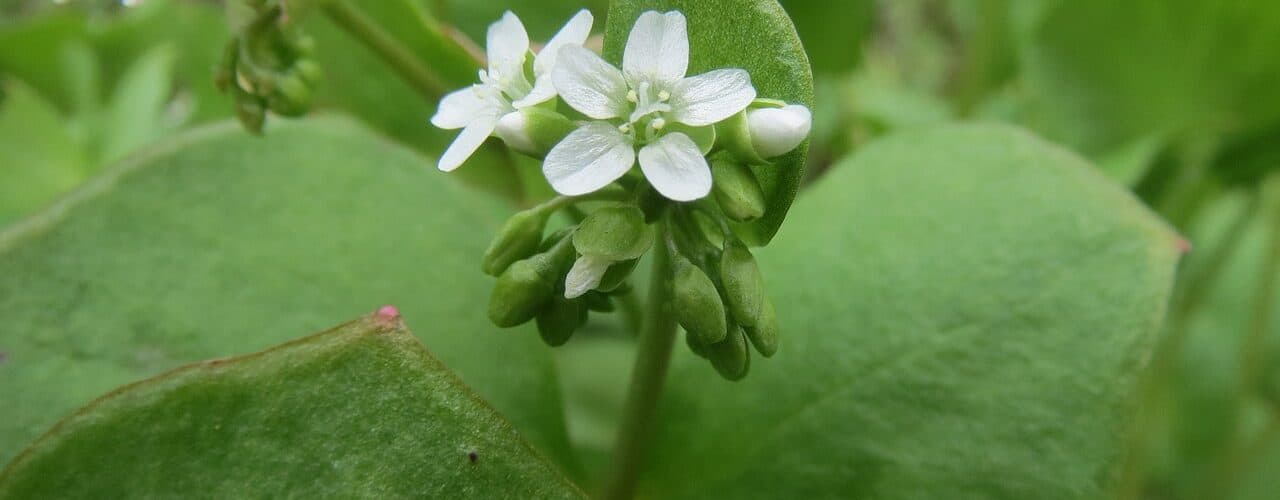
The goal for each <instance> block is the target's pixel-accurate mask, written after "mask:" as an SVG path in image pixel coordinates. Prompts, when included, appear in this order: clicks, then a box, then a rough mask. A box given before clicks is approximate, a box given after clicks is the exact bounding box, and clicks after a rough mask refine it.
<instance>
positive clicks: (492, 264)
mask: <svg viewBox="0 0 1280 500" xmlns="http://www.w3.org/2000/svg"><path fill="white" fill-rule="evenodd" d="M547 215H548V214H546V213H544V212H542V211H539V210H525V211H523V212H517V213H516V214H515V215H513V216H511V218H510V219H507V222H506V223H505V224H503V225H502V229H501V230H499V231H498V236H497V237H496V238H494V239H493V242H491V243H489V249H488V250H485V252H484V257H483V258H482V259H481V261H480V270H482V271H484V273H485V274H488V275H489V276H498V275H500V274H502V272H503V271H506V270H507V268H508V267H510V266H511V264H512V263H514V262H515V261H517V260H520V259H524V258H526V257H528V256H530V255H533V254H534V253H535V252H537V251H538V245H539V244H540V243H542V231H543V230H544V229H546V227H547V218H548V217H547Z"/></svg>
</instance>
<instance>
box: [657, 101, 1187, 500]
mask: <svg viewBox="0 0 1280 500" xmlns="http://www.w3.org/2000/svg"><path fill="white" fill-rule="evenodd" d="M794 216H795V219H796V220H795V221H794V222H793V223H790V224H788V226H787V227H788V229H786V230H784V231H783V233H782V234H781V235H780V236H781V237H780V238H779V239H778V240H777V241H776V242H775V243H774V245H772V246H770V247H769V248H766V249H764V250H761V251H760V252H759V259H760V263H761V267H762V268H763V269H764V271H765V272H766V273H768V275H769V276H772V277H774V278H775V279H773V280H771V281H769V282H768V287H769V288H768V290H769V292H770V294H771V295H772V298H773V300H774V303H775V304H776V305H777V313H778V318H779V321H780V322H781V325H782V328H781V346H780V349H779V351H778V354H777V355H775V356H774V357H773V358H771V359H769V360H768V362H763V363H758V364H754V366H752V371H751V375H750V376H749V377H747V379H746V380H745V381H744V382H743V383H742V384H739V385H733V384H730V383H727V382H725V381H723V380H720V379H719V378H718V377H717V376H716V375H715V373H714V372H713V371H712V370H710V369H709V368H708V367H707V366H706V363H705V362H700V361H701V360H698V359H696V358H694V356H693V355H692V354H689V353H687V352H683V351H682V352H683V354H682V355H680V356H679V357H678V359H677V360H676V363H675V367H674V369H673V373H672V375H671V378H670V381H669V386H668V387H669V391H668V392H667V395H666V398H665V399H664V400H663V402H662V403H661V405H660V410H659V418H660V421H661V422H663V425H661V426H658V427H657V436H655V440H654V444H653V452H652V453H651V456H650V460H649V461H648V465H647V468H646V473H645V474H644V475H642V476H641V477H642V478H643V479H642V482H643V484H642V485H641V491H642V494H643V495H644V496H645V497H649V498H707V497H720V498H743V499H746V498H846V497H847V498H878V499H918V498H948V499H969V498H972V499H1001V498H1008V499H1026V498H1038V499H1092V498H1099V497H1102V496H1103V495H1104V494H1105V493H1106V492H1107V491H1108V490H1109V489H1110V488H1111V487H1112V486H1113V482H1114V480H1115V475H1116V474H1115V473H1116V467H1117V465H1118V464H1119V462H1120V461H1121V459H1122V458H1123V454H1124V451H1125V450H1124V446H1123V440H1122V436H1123V435H1124V433H1125V431H1126V430H1127V424H1128V421H1129V412H1128V410H1129V409H1130V407H1131V405H1132V397H1133V392H1134V389H1135V386H1136V383H1135V382H1136V378H1137V375H1138V373H1139V370H1140V369H1141V368H1142V366H1143V364H1144V362H1145V360H1146V358H1147V357H1148V356H1149V355H1150V346H1151V344H1152V341H1153V340H1154V336H1155V333H1156V330H1157V328H1158V324H1159V322H1160V320H1161V318H1162V317H1163V313H1164V304H1165V300H1166V298H1167V296H1168V294H1169V291H1170V287H1171V286H1172V280H1173V272H1174V267H1175V263H1176V261H1177V256H1178V254H1179V252H1178V249H1177V245H1176V241H1177V237H1176V235H1175V234H1174V233H1173V232H1172V231H1171V230H1170V229H1169V227H1168V226H1167V225H1166V224H1164V223H1163V222H1161V221H1160V220H1158V219H1157V218H1156V217H1155V216H1153V215H1152V213H1151V212H1150V211H1148V210H1147V209H1146V208H1144V207H1143V206H1142V205H1141V204H1140V203H1139V202H1138V201H1137V200H1136V199H1134V198H1133V197H1132V196H1131V195H1129V194H1128V193H1126V192H1125V191H1124V190H1123V189H1121V188H1120V187H1119V186H1116V185H1114V184H1113V183H1111V182H1109V181H1107V180H1106V179H1104V178H1102V177H1101V176H1100V175H1099V174H1098V173H1096V172H1095V171H1094V167H1092V166H1091V165H1090V164H1088V163H1087V162H1085V161H1083V160H1081V159H1080V158H1079V157H1077V156H1075V155H1073V154H1071V153H1069V152H1067V151H1064V150H1062V149H1060V148H1058V147H1055V146H1053V145H1051V144H1048V143H1046V142H1044V141H1042V140H1040V139H1037V138H1035V137H1033V136H1031V135H1029V134H1027V133H1024V132H1021V131H1018V130H1016V129H1012V128H1007V127H1003V126H990V125H966V126H942V127H935V128H933V129H930V130H928V131H918V132H914V133H907V134H899V135H895V136H893V137H890V138H886V139H884V140H882V141H878V142H876V143H874V144H872V145H869V146H868V147H867V148H865V149H864V150H862V151H861V152H860V153H859V154H858V155H857V156H855V157H854V158H852V159H851V160H850V161H849V162H848V163H847V164H844V165H842V166H839V167H837V168H836V169H835V170H834V171H833V172H832V173H831V174H830V175H828V176H827V177H825V178H823V180H822V181H820V182H819V183H818V184H817V185H816V186H815V187H814V188H812V189H811V190H810V191H808V192H806V196H805V197H804V198H802V200H801V201H800V203H799V204H797V207H796V211H795V214H794Z"/></svg>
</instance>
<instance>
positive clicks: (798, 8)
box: [782, 0, 876, 73]
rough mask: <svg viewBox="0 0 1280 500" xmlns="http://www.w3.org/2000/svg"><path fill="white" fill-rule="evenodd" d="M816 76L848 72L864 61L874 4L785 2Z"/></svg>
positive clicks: (857, 0) (860, 0) (863, 0)
mask: <svg viewBox="0 0 1280 500" xmlns="http://www.w3.org/2000/svg"><path fill="white" fill-rule="evenodd" d="M782 6H783V8H785V9H786V10H787V14H789V15H790V16H791V19H792V20H793V21H795V24H796V31H798V32H799V33H800V40H801V41H802V42H804V48H805V52H806V53H808V54H809V59H810V60H811V61H812V62H813V70H814V72H816V73H839V72H843V71H848V70H850V69H852V68H853V67H855V66H857V65H858V62H859V61H860V60H862V43H863V40H865V39H866V38H867V36H868V35H870V34H871V28H872V25H873V22H874V21H875V14H876V9H875V7H876V4H875V1H874V0H782Z"/></svg>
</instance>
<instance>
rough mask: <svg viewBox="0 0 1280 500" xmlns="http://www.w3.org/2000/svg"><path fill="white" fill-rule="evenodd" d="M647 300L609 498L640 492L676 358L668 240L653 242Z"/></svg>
mask: <svg viewBox="0 0 1280 500" xmlns="http://www.w3.org/2000/svg"><path fill="white" fill-rule="evenodd" d="M657 229H658V236H659V238H662V237H663V236H662V235H663V234H664V233H665V232H666V231H667V227H666V224H664V223H659V224H658V227H657ZM646 305H647V310H646V311H645V317H644V327H643V330H642V331H641V332H640V337H639V339H638V342H639V345H638V346H637V350H636V361H635V366H634V368H633V369H632V371H631V387H630V388H629V389H628V392H627V401H626V404H625V406H623V412H622V422H621V424H619V427H618V438H617V442H616V443H615V444H614V454H613V465H612V470H611V471H610V476H609V478H608V480H607V482H606V483H605V489H604V495H603V498H605V499H606V500H626V499H630V498H631V497H633V496H634V495H635V489H636V478H637V476H638V475H639V472H640V465H641V464H642V463H643V460H644V454H645V445H646V444H648V442H649V437H650V434H651V433H652V431H653V425H652V423H653V414H654V411H655V410H656V409H657V406H658V397H659V396H660V395H661V394H662V385H663V382H665V381H666V378H667V366H668V365H670V363H671V349H672V345H673V344H674V343H675V338H676V322H675V317H674V315H673V314H671V255H670V254H669V253H668V251H667V248H666V245H654V246H653V268H652V271H651V277H650V279H649V300H648V301H647V302H646Z"/></svg>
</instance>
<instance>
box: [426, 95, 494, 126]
mask: <svg viewBox="0 0 1280 500" xmlns="http://www.w3.org/2000/svg"><path fill="white" fill-rule="evenodd" d="M476 87H479V85H472V86H470V87H467V88H464V89H462V90H458V91H454V92H451V93H450V94H449V95H446V96H444V99H441V100H440V105H439V106H438V107H436V114H435V116H432V117H431V124H432V125H435V126H437V127H440V128H442V129H445V130H454V129H459V128H462V127H465V126H467V124H469V123H471V121H472V120H475V119H476V117H477V116H480V115H487V114H492V113H489V112H488V111H487V110H486V108H487V107H488V106H489V105H488V103H486V102H485V101H484V99H481V98H480V96H479V95H477V94H476Z"/></svg>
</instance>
